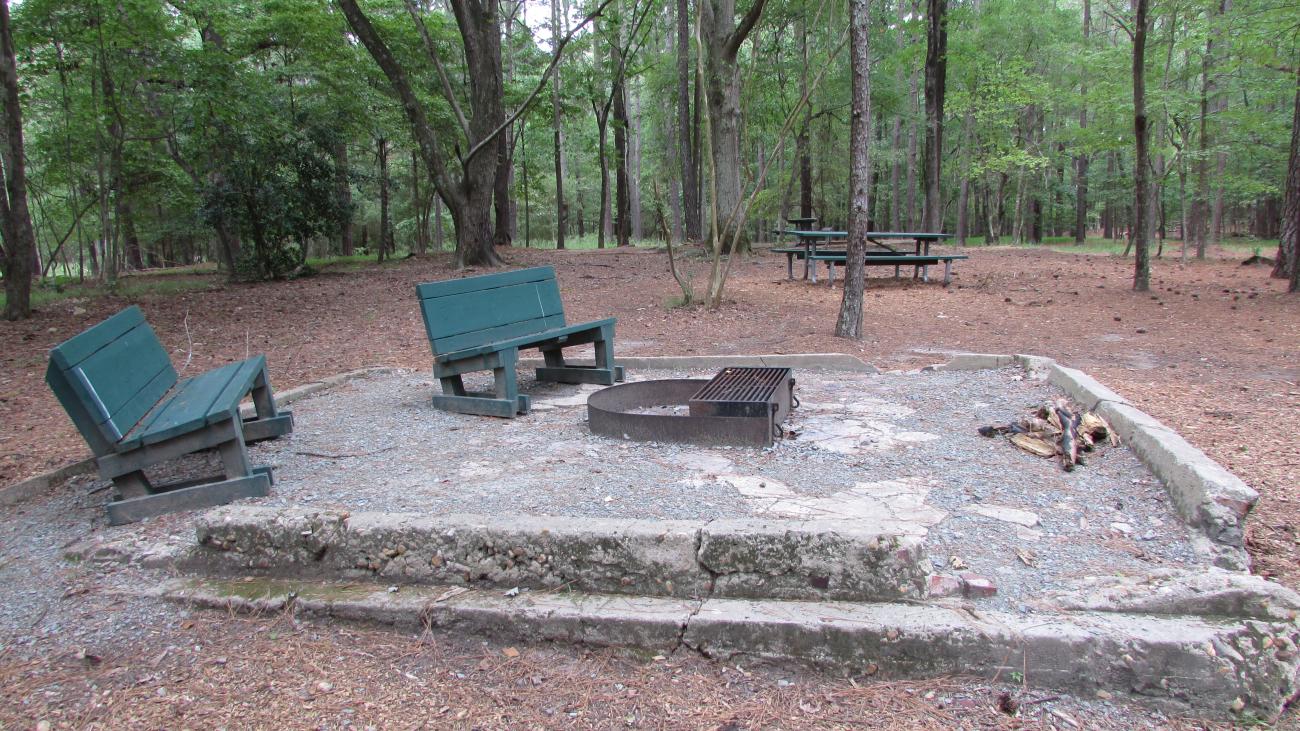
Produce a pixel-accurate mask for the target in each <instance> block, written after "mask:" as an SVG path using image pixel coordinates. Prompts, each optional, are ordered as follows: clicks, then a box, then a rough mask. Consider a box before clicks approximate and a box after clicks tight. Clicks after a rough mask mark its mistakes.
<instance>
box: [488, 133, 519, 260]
mask: <svg viewBox="0 0 1300 731" xmlns="http://www.w3.org/2000/svg"><path fill="white" fill-rule="evenodd" d="M512 139H513V136H512V135H511V134H510V131H509V130H507V131H505V132H502V133H501V134H500V135H499V136H498V137H497V144H496V148H497V155H496V162H497V169H496V173H495V174H494V175H493V177H492V205H493V208H494V210H495V211H496V222H495V224H494V225H493V227H492V245H493V246H509V245H510V244H511V243H512V242H513V241H514V238H515V225H516V223H515V202H514V197H513V196H511V195H510V187H511V185H510V184H511V183H512V182H513V178H514V172H515V167H514V154H513V150H512V149H511V148H512V145H511V143H510V141H511V140H512Z"/></svg>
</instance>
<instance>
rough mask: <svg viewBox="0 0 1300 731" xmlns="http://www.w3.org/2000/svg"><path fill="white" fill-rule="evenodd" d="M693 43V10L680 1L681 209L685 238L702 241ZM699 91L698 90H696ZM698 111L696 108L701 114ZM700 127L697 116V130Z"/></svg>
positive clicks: (679, 147) (678, 60)
mask: <svg viewBox="0 0 1300 731" xmlns="http://www.w3.org/2000/svg"><path fill="white" fill-rule="evenodd" d="M690 59H691V42H690V9H689V5H688V3H687V0H677V145H678V150H679V153H678V154H679V157H680V159H679V161H678V162H679V163H680V164H681V187H682V208H683V209H684V213H685V218H686V238H688V239H691V240H692V241H699V240H700V182H699V175H698V173H699V167H698V165H697V156H696V155H695V149H694V148H695V145H694V144H693V143H692V139H693V138H692V134H691V130H692V125H691V88H690V80H691V62H690ZM697 89H698V87H697ZM698 109H699V107H698V106H697V107H696V110H697V112H698ZM698 127H699V116H698V113H697V115H696V117H695V128H698Z"/></svg>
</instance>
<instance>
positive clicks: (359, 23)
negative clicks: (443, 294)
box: [338, 0, 459, 201]
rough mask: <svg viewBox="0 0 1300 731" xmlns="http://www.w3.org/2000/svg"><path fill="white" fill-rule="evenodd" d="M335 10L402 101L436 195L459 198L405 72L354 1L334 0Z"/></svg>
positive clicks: (449, 198)
mask: <svg viewBox="0 0 1300 731" xmlns="http://www.w3.org/2000/svg"><path fill="white" fill-rule="evenodd" d="M338 3H339V8H340V9H341V10H342V11H343V16H344V17H345V18H346V19H347V21H348V25H350V26H352V30H353V31H354V32H355V33H356V34H357V38H359V39H360V40H361V43H362V44H363V45H364V46H365V47H366V50H368V51H370V55H371V56H372V57H374V59H375V63H377V64H379V68H380V69H381V70H382V71H383V72H384V75H385V76H387V77H388V82H389V83H390V84H392V86H393V90H394V91H396V92H397V96H398V97H399V98H400V99H401V101H402V108H403V110H404V111H405V112H406V118H407V120H408V121H409V122H410V123H411V127H412V130H411V131H412V133H413V134H414V136H415V141H416V143H417V144H419V146H420V153H421V156H422V157H423V158H424V161H425V164H426V165H428V167H429V170H430V171H432V173H433V184H434V186H435V187H437V189H438V193H439V194H441V195H442V196H443V198H444V199H446V200H449V201H450V200H452V198H455V197H458V196H459V191H458V190H457V189H456V187H455V186H453V185H452V182H451V179H450V178H449V177H448V176H447V167H446V164H445V163H444V162H443V159H442V152H441V151H440V150H439V148H438V137H437V135H436V134H435V133H434V131H433V127H432V126H431V125H430V124H429V118H428V116H427V115H425V113H424V106H423V105H422V104H420V100H419V99H418V98H417V97H416V96H415V91H414V90H413V89H412V88H411V82H410V81H408V80H407V78H406V72H405V71H403V70H402V66H401V64H399V63H398V62H397V59H396V58H394V57H393V53H392V51H390V50H388V46H387V45H385V44H384V40H383V39H382V38H380V37H379V33H378V32H376V31H375V27H374V26H373V25H371V24H370V19H369V18H367V17H366V15H365V13H363V12H361V9H360V8H359V7H357V2H356V0H338Z"/></svg>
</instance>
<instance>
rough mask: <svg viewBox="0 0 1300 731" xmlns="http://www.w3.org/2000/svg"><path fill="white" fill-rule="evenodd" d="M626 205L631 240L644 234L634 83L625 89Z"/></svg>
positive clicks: (638, 112) (638, 109)
mask: <svg viewBox="0 0 1300 731" xmlns="http://www.w3.org/2000/svg"><path fill="white" fill-rule="evenodd" d="M625 91H626V92H627V99H626V101H627V104H628V122H627V205H628V211H627V214H628V222H629V224H630V226H631V230H630V231H629V235H630V236H631V238H632V240H633V241H639V240H641V239H642V238H643V237H644V236H645V231H644V230H643V229H642V222H641V113H642V111H643V110H642V108H641V97H640V95H639V94H637V85H636V84H635V83H633V84H630V85H628V87H627V89H626V90H625Z"/></svg>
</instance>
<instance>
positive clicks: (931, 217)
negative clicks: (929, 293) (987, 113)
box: [921, 0, 948, 232]
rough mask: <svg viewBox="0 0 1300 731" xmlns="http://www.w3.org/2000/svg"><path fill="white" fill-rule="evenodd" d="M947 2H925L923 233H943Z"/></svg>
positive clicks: (934, 0)
mask: <svg viewBox="0 0 1300 731" xmlns="http://www.w3.org/2000/svg"><path fill="white" fill-rule="evenodd" d="M947 10H948V0H928V4H927V9H926V32H925V150H924V155H923V164H924V169H923V171H922V173H923V175H924V177H925V220H924V221H923V222H922V225H921V227H922V228H923V229H924V230H926V231H934V232H938V231H942V230H943V195H942V192H941V190H940V183H941V182H942V180H941V174H942V172H943V98H944V91H945V89H946V86H947V79H948V19H947Z"/></svg>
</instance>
